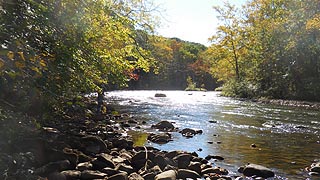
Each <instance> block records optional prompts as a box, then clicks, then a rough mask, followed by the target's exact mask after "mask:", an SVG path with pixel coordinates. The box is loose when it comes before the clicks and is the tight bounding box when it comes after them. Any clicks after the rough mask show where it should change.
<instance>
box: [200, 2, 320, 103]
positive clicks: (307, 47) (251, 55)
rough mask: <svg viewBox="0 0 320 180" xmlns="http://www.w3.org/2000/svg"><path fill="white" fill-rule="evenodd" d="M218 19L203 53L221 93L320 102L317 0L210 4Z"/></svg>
mask: <svg viewBox="0 0 320 180" xmlns="http://www.w3.org/2000/svg"><path fill="white" fill-rule="evenodd" d="M215 10H216V11H217V12H218V13H219V17H218V18H219V20H220V22H221V23H222V24H221V25H220V26H219V27H218V33H217V35H215V36H213V37H212V40H213V41H212V42H213V44H212V46H210V47H209V48H208V50H207V51H206V52H205V53H204V55H203V57H202V58H203V59H204V64H205V65H208V66H210V71H209V72H210V73H211V74H212V75H213V76H214V77H216V78H217V79H218V80H219V81H221V82H223V83H224V88H223V90H224V92H225V94H226V95H231V96H240V97H252V96H255V97H269V98H285V99H301V100H313V101H314V100H317V101H319V100H320V95H319V94H317V93H315V91H316V90H319V83H318V82H320V59H319V57H320V56H319V55H320V46H319V44H320V43H319V41H320V38H319V37H320V30H319V27H320V26H319V24H320V23H319V14H320V10H319V1H316V0H310V1H304V2H302V1H298V0H293V1H285V0H280V1H273V0H265V1H260V0H252V1H249V2H247V4H246V5H245V6H244V7H243V8H242V9H241V11H240V10H238V9H236V8H234V7H233V6H231V5H230V4H228V3H227V4H225V6H224V7H215Z"/></svg>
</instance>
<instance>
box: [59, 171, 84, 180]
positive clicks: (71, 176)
mask: <svg viewBox="0 0 320 180" xmlns="http://www.w3.org/2000/svg"><path fill="white" fill-rule="evenodd" d="M61 174H63V175H64V176H65V177H66V179H68V180H69V179H79V178H80V176H81V171H77V170H67V171H62V172H61Z"/></svg>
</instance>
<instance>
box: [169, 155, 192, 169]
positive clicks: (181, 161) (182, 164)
mask: <svg viewBox="0 0 320 180" xmlns="http://www.w3.org/2000/svg"><path fill="white" fill-rule="evenodd" d="M191 159H192V155H191V154H180V155H178V156H176V157H174V158H173V160H174V161H176V162H177V163H178V167H179V168H180V169H187V167H188V166H189V164H190V162H191Z"/></svg>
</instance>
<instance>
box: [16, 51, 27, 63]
mask: <svg viewBox="0 0 320 180" xmlns="http://www.w3.org/2000/svg"><path fill="white" fill-rule="evenodd" d="M18 54H19V55H20V57H21V59H22V60H24V61H25V60H26V59H25V58H24V55H23V52H18Z"/></svg>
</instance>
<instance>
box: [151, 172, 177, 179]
mask: <svg viewBox="0 0 320 180" xmlns="http://www.w3.org/2000/svg"><path fill="white" fill-rule="evenodd" d="M176 179H177V173H176V171H175V170H168V171H164V172H162V173H160V174H158V175H156V176H155V177H154V180H176Z"/></svg>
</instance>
